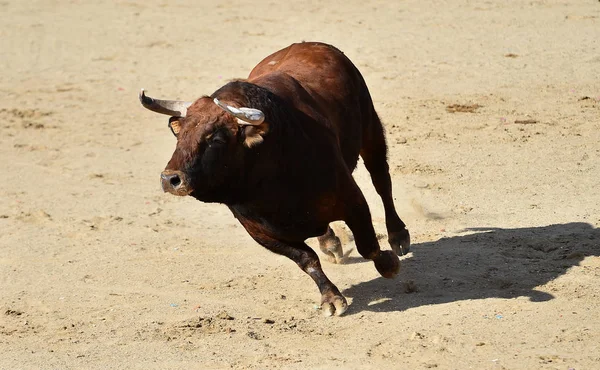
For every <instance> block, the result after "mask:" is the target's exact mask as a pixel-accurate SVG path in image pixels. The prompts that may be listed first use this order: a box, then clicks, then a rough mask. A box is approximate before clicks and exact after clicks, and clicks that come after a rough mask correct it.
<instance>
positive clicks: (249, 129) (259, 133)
mask: <svg viewBox="0 0 600 370" xmlns="http://www.w3.org/2000/svg"><path fill="white" fill-rule="evenodd" d="M268 132H269V126H268V125H267V124H266V123H262V124H261V125H259V126H246V127H245V128H244V146H246V147H247V148H253V147H255V146H257V145H260V144H261V143H262V142H263V141H264V138H263V137H264V136H265V135H266V134H267V133H268Z"/></svg>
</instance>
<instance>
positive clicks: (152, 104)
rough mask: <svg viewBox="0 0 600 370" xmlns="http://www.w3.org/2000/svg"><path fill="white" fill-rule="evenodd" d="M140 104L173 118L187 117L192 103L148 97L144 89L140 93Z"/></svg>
mask: <svg viewBox="0 0 600 370" xmlns="http://www.w3.org/2000/svg"><path fill="white" fill-rule="evenodd" d="M140 102H141V103H142V105H143V106H144V107H146V108H148V109H150V110H151V111H153V112H156V113H161V114H167V115H169V116H173V117H185V115H186V113H187V109H188V108H189V107H190V105H192V102H187V101H181V100H160V99H154V98H151V97H149V96H146V94H145V92H144V89H142V90H141V91H140Z"/></svg>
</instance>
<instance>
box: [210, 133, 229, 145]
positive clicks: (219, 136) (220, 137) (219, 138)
mask: <svg viewBox="0 0 600 370" xmlns="http://www.w3.org/2000/svg"><path fill="white" fill-rule="evenodd" d="M206 140H207V141H208V145H209V146H213V145H217V146H219V145H223V144H225V143H226V142H227V140H226V138H225V134H224V133H223V132H221V131H218V132H216V133H214V134H211V135H208V136H207V137H206Z"/></svg>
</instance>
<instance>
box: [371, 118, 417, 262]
mask: <svg viewBox="0 0 600 370" xmlns="http://www.w3.org/2000/svg"><path fill="white" fill-rule="evenodd" d="M373 114H374V117H375V120H374V121H373V122H372V124H371V125H370V126H369V127H368V129H367V130H366V131H367V132H365V134H364V135H363V146H362V149H361V151H360V156H361V157H362V159H363V161H364V162H365V167H366V168H367V170H368V171H369V173H370V174H371V181H373V185H374V186H375V190H377V193H378V194H379V196H380V197H381V200H382V201H383V207H384V209H385V225H386V228H387V232H388V241H389V243H390V246H391V247H392V249H393V250H394V252H396V253H397V254H398V255H402V254H407V253H408V252H409V249H410V234H409V233H408V230H407V229H406V225H405V224H404V222H402V220H401V219H400V217H398V213H396V208H395V207H394V198H393V196H392V179H391V178H390V169H389V166H388V163H387V146H386V143H385V135H384V132H383V126H382V125H381V122H380V121H379V118H378V117H377V114H376V113H375V112H374V113H373Z"/></svg>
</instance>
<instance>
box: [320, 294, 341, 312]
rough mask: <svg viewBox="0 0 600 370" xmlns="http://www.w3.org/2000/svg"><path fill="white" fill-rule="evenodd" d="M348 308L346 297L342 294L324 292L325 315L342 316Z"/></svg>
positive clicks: (323, 305)
mask: <svg viewBox="0 0 600 370" xmlns="http://www.w3.org/2000/svg"><path fill="white" fill-rule="evenodd" d="M347 309H348V303H347V302H346V298H344V297H342V296H341V295H335V294H333V293H331V294H323V296H322V297H321V310H322V311H323V315H325V316H333V315H335V316H340V315H342V314H343V313H344V312H346V310H347Z"/></svg>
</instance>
